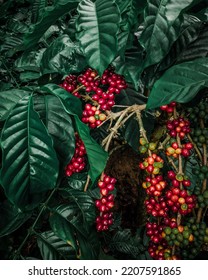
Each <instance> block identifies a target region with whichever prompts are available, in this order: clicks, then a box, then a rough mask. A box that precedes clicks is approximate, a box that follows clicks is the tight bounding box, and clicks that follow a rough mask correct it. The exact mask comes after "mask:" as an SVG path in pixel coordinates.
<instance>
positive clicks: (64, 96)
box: [42, 84, 82, 117]
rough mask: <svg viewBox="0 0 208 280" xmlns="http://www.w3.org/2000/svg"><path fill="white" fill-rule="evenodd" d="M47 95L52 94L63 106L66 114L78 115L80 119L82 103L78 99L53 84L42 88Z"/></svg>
mask: <svg viewBox="0 0 208 280" xmlns="http://www.w3.org/2000/svg"><path fill="white" fill-rule="evenodd" d="M42 89H43V90H45V91H46V92H48V93H51V94H54V95H55V96H57V97H59V98H60V99H61V100H62V103H63V104H64V108H65V109H66V108H67V112H68V113H69V114H70V115H78V116H80V117H81V115H82V103H81V101H80V100H79V98H77V97H75V96H74V95H72V94H70V93H68V92H67V91H66V90H65V89H63V88H62V87H60V86H57V85H55V84H47V85H44V86H43V87H42Z"/></svg>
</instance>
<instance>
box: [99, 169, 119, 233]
mask: <svg viewBox="0 0 208 280" xmlns="http://www.w3.org/2000/svg"><path fill="white" fill-rule="evenodd" d="M115 184H116V179H115V178H113V177H110V176H108V175H106V174H103V176H102V178H101V179H100V180H99V181H98V184H97V185H98V188H99V189H100V196H101V197H100V199H97V200H96V201H95V205H96V207H97V208H98V210H99V216H98V217H97V218H96V229H97V231H106V230H108V229H109V226H111V225H112V224H113V212H112V208H113V207H114V194H113V193H112V191H113V190H114V188H115Z"/></svg>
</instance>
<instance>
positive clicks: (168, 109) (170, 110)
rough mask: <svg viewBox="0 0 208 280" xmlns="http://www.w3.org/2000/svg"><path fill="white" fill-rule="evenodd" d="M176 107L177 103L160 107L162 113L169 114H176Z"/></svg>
mask: <svg viewBox="0 0 208 280" xmlns="http://www.w3.org/2000/svg"><path fill="white" fill-rule="evenodd" d="M175 107H176V102H171V103H170V104H167V105H163V106H160V109H161V110H162V111H165V112H167V113H168V114H171V113H173V112H174V108H175Z"/></svg>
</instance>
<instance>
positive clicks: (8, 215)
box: [0, 201, 32, 237]
mask: <svg viewBox="0 0 208 280" xmlns="http://www.w3.org/2000/svg"><path fill="white" fill-rule="evenodd" d="M0 213H1V219H0V237H2V236H4V235H8V234H10V233H12V232H14V231H15V230H17V229H18V228H19V227H20V226H21V225H22V224H24V223H25V222H26V221H27V220H28V219H29V218H30V217H31V215H32V212H22V210H21V209H19V208H17V207H16V206H15V205H13V204H11V203H10V202H9V201H5V202H3V203H2V204H0Z"/></svg>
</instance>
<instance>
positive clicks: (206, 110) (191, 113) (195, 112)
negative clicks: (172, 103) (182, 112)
mask: <svg viewBox="0 0 208 280" xmlns="http://www.w3.org/2000/svg"><path fill="white" fill-rule="evenodd" d="M186 111H187V113H188V117H189V119H190V120H191V121H196V120H198V119H207V116H208V103H207V100H206V99H205V100H202V101H200V103H199V104H197V105H196V106H194V107H191V108H187V110H186Z"/></svg>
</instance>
